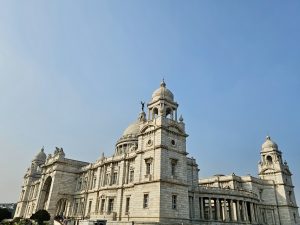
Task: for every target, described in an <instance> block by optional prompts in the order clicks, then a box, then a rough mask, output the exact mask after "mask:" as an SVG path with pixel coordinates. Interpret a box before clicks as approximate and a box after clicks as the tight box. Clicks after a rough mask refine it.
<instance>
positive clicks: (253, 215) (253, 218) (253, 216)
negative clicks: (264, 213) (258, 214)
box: [250, 202, 256, 222]
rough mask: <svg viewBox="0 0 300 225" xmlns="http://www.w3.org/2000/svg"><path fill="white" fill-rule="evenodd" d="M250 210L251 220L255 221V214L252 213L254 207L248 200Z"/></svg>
mask: <svg viewBox="0 0 300 225" xmlns="http://www.w3.org/2000/svg"><path fill="white" fill-rule="evenodd" d="M250 212H251V220H252V221H251V222H255V221H256V220H255V214H254V207H253V203H252V202H250Z"/></svg>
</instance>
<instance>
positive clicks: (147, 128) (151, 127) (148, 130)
mask: <svg viewBox="0 0 300 225" xmlns="http://www.w3.org/2000/svg"><path fill="white" fill-rule="evenodd" d="M154 129H155V126H153V125H146V126H144V127H143V128H142V129H141V133H148V132H151V131H154Z"/></svg>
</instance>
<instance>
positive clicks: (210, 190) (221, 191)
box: [199, 186, 258, 199]
mask: <svg viewBox="0 0 300 225" xmlns="http://www.w3.org/2000/svg"><path fill="white" fill-rule="evenodd" d="M199 191H200V193H201V194H202V193H204V194H214V195H215V194H217V195H229V196H241V197H248V198H253V199H258V196H257V194H255V193H254V192H250V191H247V190H244V189H230V188H219V187H205V186H199Z"/></svg>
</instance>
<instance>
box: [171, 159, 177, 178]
mask: <svg viewBox="0 0 300 225" xmlns="http://www.w3.org/2000/svg"><path fill="white" fill-rule="evenodd" d="M175 168H176V163H174V162H172V164H171V174H172V176H175Z"/></svg>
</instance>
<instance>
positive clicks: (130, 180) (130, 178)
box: [129, 170, 134, 183]
mask: <svg viewBox="0 0 300 225" xmlns="http://www.w3.org/2000/svg"><path fill="white" fill-rule="evenodd" d="M133 180H134V170H130V172H129V182H130V183H132V182H133Z"/></svg>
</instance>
